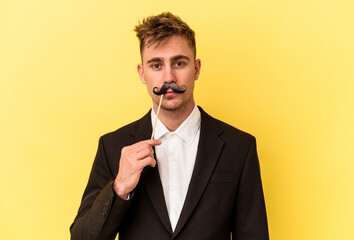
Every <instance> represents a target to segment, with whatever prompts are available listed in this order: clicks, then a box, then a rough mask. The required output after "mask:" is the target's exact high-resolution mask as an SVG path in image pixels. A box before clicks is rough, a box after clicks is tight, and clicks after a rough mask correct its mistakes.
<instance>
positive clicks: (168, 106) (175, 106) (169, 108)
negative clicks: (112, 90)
mask: <svg viewBox="0 0 354 240" xmlns="http://www.w3.org/2000/svg"><path fill="white" fill-rule="evenodd" d="M161 108H162V109H163V110H165V111H178V110H180V109H182V108H183V103H180V104H162V105H161Z"/></svg>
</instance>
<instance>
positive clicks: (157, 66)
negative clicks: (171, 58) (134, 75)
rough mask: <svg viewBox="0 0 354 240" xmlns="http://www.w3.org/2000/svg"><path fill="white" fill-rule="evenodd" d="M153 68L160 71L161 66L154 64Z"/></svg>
mask: <svg viewBox="0 0 354 240" xmlns="http://www.w3.org/2000/svg"><path fill="white" fill-rule="evenodd" d="M151 67H152V68H153V69H159V68H160V64H158V63H154V64H152V65H151Z"/></svg>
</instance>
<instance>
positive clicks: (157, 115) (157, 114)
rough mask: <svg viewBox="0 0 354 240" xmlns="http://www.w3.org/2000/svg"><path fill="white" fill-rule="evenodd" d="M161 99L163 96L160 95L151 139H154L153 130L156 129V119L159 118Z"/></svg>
mask: <svg viewBox="0 0 354 240" xmlns="http://www.w3.org/2000/svg"><path fill="white" fill-rule="evenodd" d="M162 98H163V94H162V95H161V97H160V103H159V107H158V108H157V113H156V118H155V123H154V128H153V129H152V134H151V139H154V135H155V128H156V123H157V119H158V117H159V112H160V107H161V103H162ZM152 111H154V109H153V110H152Z"/></svg>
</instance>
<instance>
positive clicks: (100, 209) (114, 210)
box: [70, 138, 130, 240]
mask: <svg viewBox="0 0 354 240" xmlns="http://www.w3.org/2000/svg"><path fill="white" fill-rule="evenodd" d="M118 161H119V159H118V160H117V164H118ZM114 177H115V176H113V174H112V172H111V169H110V167H109V165H108V161H107V157H106V153H105V148H104V143H103V139H102V138H101V139H100V141H99V146H98V151H97V154H96V158H95V161H94V163H93V166H92V170H91V174H90V177H89V181H88V183H87V186H86V189H85V192H84V195H83V197H82V201H81V205H80V208H79V211H78V214H77V216H76V218H75V220H74V222H73V224H72V225H71V226H70V232H71V239H72V240H96V239H102V240H105V239H112V240H113V239H114V238H115V236H116V235H117V232H118V231H119V226H120V224H121V223H122V221H123V218H124V216H125V214H126V211H127V209H128V207H129V205H130V200H123V199H121V198H120V197H119V196H118V195H117V194H116V193H115V191H114V189H113V187H112V181H113V179H114Z"/></svg>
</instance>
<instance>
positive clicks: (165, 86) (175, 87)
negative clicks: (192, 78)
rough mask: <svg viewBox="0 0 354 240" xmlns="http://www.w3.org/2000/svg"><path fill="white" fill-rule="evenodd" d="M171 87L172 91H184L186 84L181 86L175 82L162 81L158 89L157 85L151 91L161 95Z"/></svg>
mask: <svg viewBox="0 0 354 240" xmlns="http://www.w3.org/2000/svg"><path fill="white" fill-rule="evenodd" d="M169 88H171V89H172V91H174V92H175V93H184V92H185V91H186V90H187V87H186V85H182V86H181V87H178V86H177V84H176V83H166V82H165V83H164V84H163V85H162V86H161V88H160V90H159V89H158V87H154V88H153V89H152V91H153V92H154V93H155V94H156V95H162V94H165V93H166V92H167V90H168V89H169Z"/></svg>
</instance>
